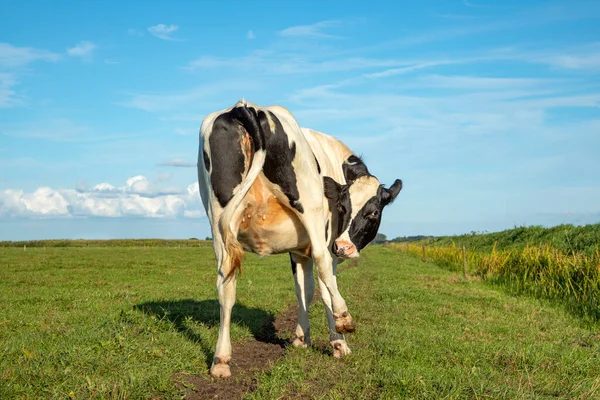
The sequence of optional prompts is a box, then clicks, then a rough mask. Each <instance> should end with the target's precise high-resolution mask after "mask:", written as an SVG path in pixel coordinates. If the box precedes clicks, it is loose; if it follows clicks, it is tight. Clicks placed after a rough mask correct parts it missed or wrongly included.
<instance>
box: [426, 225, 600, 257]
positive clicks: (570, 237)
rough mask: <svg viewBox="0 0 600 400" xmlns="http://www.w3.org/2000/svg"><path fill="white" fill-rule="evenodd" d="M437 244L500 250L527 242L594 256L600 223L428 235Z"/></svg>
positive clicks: (510, 248) (482, 250)
mask: <svg viewBox="0 0 600 400" xmlns="http://www.w3.org/2000/svg"><path fill="white" fill-rule="evenodd" d="M424 242H426V243H427V244H430V245H433V246H442V247H443V246H451V245H452V244H453V243H454V244H455V245H456V246H458V247H462V246H465V247H467V249H469V250H474V251H481V252H490V251H491V250H492V248H493V247H494V246H496V249H497V250H515V249H519V250H521V249H523V248H524V247H525V246H526V245H536V246H539V245H541V246H545V245H548V244H549V245H550V247H552V248H553V249H557V250H561V251H563V252H564V253H566V254H577V253H585V254H586V255H588V256H590V255H593V254H594V253H595V252H596V249H598V246H599V245H600V224H589V225H583V226H573V225H558V226H554V227H552V228H544V227H541V226H530V227H518V228H514V229H508V230H505V231H502V232H494V233H486V234H476V233H472V234H465V235H459V236H441V237H437V238H433V239H425V240H424Z"/></svg>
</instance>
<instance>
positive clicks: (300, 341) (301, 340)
mask: <svg viewBox="0 0 600 400" xmlns="http://www.w3.org/2000/svg"><path fill="white" fill-rule="evenodd" d="M292 346H294V347H300V348H304V349H305V348H307V347H308V346H310V339H308V338H306V337H304V336H300V337H297V338H296V339H294V341H293V342H292Z"/></svg>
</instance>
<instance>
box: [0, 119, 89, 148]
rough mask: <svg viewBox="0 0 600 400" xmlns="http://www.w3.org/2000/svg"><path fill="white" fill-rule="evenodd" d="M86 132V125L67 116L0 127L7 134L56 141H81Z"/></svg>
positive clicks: (87, 129) (0, 131)
mask: <svg viewBox="0 0 600 400" xmlns="http://www.w3.org/2000/svg"><path fill="white" fill-rule="evenodd" d="M88 132H89V128H88V127H86V126H83V125H80V124H79V123H77V122H75V121H72V120H70V119H67V118H54V119H51V120H48V121H43V122H42V123H40V122H26V123H22V124H19V125H15V126H13V127H10V126H5V127H1V128H0V133H1V134H4V135H7V136H12V137H19V138H32V139H44V140H52V141H57V142H72V141H81V140H83V139H84V137H85V135H86V133H88Z"/></svg>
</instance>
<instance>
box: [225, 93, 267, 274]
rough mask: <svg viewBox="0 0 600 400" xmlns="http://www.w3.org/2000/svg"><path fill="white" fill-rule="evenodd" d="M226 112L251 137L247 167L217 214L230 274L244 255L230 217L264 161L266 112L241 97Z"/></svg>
mask: <svg viewBox="0 0 600 400" xmlns="http://www.w3.org/2000/svg"><path fill="white" fill-rule="evenodd" d="M230 113H231V115H232V117H233V118H234V119H235V120H236V121H238V122H239V123H240V124H241V125H242V127H243V128H244V129H245V130H246V132H248V135H249V136H250V139H251V140H252V148H253V152H254V154H253V155H252V158H251V161H250V168H249V169H248V172H247V173H246V176H245V177H244V178H243V179H242V182H241V183H240V184H239V185H238V187H237V189H236V190H235V191H234V193H233V197H232V198H231V200H229V203H227V205H226V206H225V208H224V210H223V213H222V214H221V219H220V220H219V229H220V231H221V235H222V237H223V242H224V244H225V249H226V251H227V254H228V256H229V259H230V265H231V268H230V270H229V273H228V274H227V277H230V276H231V275H233V274H234V273H235V271H236V270H238V271H239V272H240V273H241V271H242V260H243V259H244V257H245V254H244V250H243V249H242V246H241V245H240V242H238V240H237V237H236V234H235V233H234V221H232V219H233V215H234V213H235V211H236V210H237V209H238V207H239V206H240V204H241V203H242V200H243V199H244V197H245V196H246V194H247V193H248V191H249V190H250V188H251V187H252V184H253V183H254V181H255V180H256V178H257V177H258V174H260V172H261V171H262V168H263V165H264V164H265V159H266V151H265V132H264V130H265V129H269V123H268V120H267V116H266V114H265V113H264V112H262V111H257V110H256V109H255V108H253V107H248V105H247V103H246V102H245V101H244V100H242V101H240V102H239V103H238V104H237V105H236V107H234V108H233V109H232V110H231V111H230Z"/></svg>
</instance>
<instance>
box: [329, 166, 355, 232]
mask: <svg viewBox="0 0 600 400" xmlns="http://www.w3.org/2000/svg"><path fill="white" fill-rule="evenodd" d="M349 187H350V185H340V184H339V183H337V182H336V181H335V180H333V179H332V178H331V177H329V176H325V177H323V188H324V192H325V197H327V199H328V201H329V209H330V210H331V214H332V215H333V216H335V219H336V220H337V232H336V234H335V237H338V236H340V235H341V234H342V233H343V232H344V231H345V230H346V228H347V227H348V224H350V217H351V216H352V203H351V202H350V192H349ZM332 234H333V232H332Z"/></svg>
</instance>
